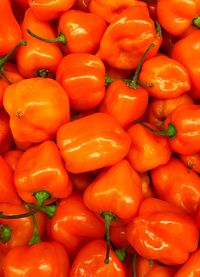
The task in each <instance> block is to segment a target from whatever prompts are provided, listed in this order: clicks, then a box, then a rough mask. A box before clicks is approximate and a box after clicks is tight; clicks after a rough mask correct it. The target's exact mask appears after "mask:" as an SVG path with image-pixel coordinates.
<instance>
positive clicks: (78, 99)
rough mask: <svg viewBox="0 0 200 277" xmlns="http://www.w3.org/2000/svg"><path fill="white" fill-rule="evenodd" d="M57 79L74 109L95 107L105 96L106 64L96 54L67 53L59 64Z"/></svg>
mask: <svg viewBox="0 0 200 277" xmlns="http://www.w3.org/2000/svg"><path fill="white" fill-rule="evenodd" d="M56 80H57V82H59V83H60V84H61V85H62V86H63V88H64V89H65V91H66V93H67V95H68V97H69V101H70V107H71V108H72V109H74V110H88V109H91V108H95V107H96V106H98V105H99V104H100V103H101V101H102V100H103V98H104V95H105V66H104V64H103V62H102V61H101V60H100V59H99V58H98V57H96V56H94V55H91V54H86V53H76V54H69V55H66V56H65V57H64V58H63V59H62V60H61V62H60V64H59V65H58V68H57V72H56Z"/></svg>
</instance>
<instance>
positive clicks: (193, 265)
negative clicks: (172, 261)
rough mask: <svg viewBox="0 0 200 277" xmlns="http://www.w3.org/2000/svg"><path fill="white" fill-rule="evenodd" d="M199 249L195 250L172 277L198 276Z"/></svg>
mask: <svg viewBox="0 0 200 277" xmlns="http://www.w3.org/2000/svg"><path fill="white" fill-rule="evenodd" d="M199 259H200V249H198V250H196V251H195V252H194V253H192V255H191V256H190V258H189V259H188V260H187V262H186V263H185V264H184V265H183V266H182V267H181V268H180V269H179V270H178V271H177V273H176V274H175V275H174V277H185V276H188V277H190V276H191V277H198V276H199V270H200V266H199Z"/></svg>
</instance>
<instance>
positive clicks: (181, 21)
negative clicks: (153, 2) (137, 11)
mask: <svg viewBox="0 0 200 277" xmlns="http://www.w3.org/2000/svg"><path fill="white" fill-rule="evenodd" d="M157 14H158V21H159V22H160V24H161V25H162V27H163V28H164V29H165V30H167V32H169V33H171V34H172V35H175V36H180V35H182V34H183V33H184V32H186V31H187V29H188V28H189V27H190V25H192V24H193V25H195V26H196V27H197V28H199V27H200V17H199V15H200V3H199V1H196V0H191V1H187V0H179V1H177V0H168V1H165V0H159V1H158V4H157Z"/></svg>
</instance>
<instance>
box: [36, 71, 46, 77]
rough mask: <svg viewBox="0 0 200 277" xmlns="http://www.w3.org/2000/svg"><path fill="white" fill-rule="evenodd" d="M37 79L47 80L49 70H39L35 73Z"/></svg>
mask: <svg viewBox="0 0 200 277" xmlns="http://www.w3.org/2000/svg"><path fill="white" fill-rule="evenodd" d="M36 75H37V76H38V77H41V78H48V77H49V70H48V69H39V70H38V71H37V73H36Z"/></svg>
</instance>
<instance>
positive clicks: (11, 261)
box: [3, 242, 70, 277]
mask: <svg viewBox="0 0 200 277" xmlns="http://www.w3.org/2000/svg"><path fill="white" fill-rule="evenodd" d="M69 269H70V266H69V258H68V255H67V253H66V251H65V249H64V247H63V246H62V245H60V244H58V243H56V242H40V243H37V244H35V245H33V246H31V247H28V246H19V247H15V248H13V249H12V250H10V251H9V253H8V254H7V256H6V257H5V259H4V263H3V272H4V274H5V276H7V277H11V276H12V277H21V276H22V274H23V276H24V277H33V276H42V277H55V276H59V277H66V276H68V274H69Z"/></svg>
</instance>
